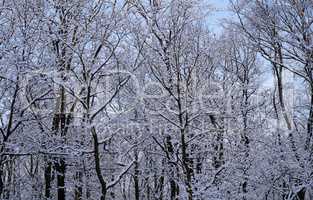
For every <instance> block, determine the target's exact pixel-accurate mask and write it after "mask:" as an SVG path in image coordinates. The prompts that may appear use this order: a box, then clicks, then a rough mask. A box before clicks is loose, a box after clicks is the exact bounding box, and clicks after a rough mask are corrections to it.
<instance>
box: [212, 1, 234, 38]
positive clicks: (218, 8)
mask: <svg viewBox="0 0 313 200" xmlns="http://www.w3.org/2000/svg"><path fill="white" fill-rule="evenodd" d="M208 2H209V4H211V5H212V6H213V7H214V8H215V11H213V13H212V15H210V16H209V17H208V24H209V26H210V28H213V29H214V30H213V31H214V32H215V31H219V30H220V21H221V20H222V19H225V18H228V17H229V16H230V12H229V11H228V5H229V0H208Z"/></svg>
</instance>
